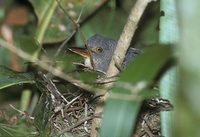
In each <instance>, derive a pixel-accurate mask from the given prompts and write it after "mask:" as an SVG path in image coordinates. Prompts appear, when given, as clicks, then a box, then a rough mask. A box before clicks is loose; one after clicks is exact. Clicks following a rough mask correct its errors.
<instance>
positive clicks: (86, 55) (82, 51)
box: [68, 47, 90, 58]
mask: <svg viewBox="0 0 200 137" xmlns="http://www.w3.org/2000/svg"><path fill="white" fill-rule="evenodd" d="M68 49H69V50H70V51H71V52H73V53H75V54H78V55H80V56H82V57H84V58H89V57H90V54H89V52H88V50H87V49H86V48H78V47H70V48H68Z"/></svg>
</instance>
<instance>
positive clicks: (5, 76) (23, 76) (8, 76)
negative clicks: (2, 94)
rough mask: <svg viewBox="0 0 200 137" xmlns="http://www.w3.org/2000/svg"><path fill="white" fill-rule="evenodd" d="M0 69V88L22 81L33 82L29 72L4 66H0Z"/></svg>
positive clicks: (21, 82)
mask: <svg viewBox="0 0 200 137" xmlns="http://www.w3.org/2000/svg"><path fill="white" fill-rule="evenodd" d="M0 70H1V71H0V89H3V88H6V87H9V86H13V85H18V84H23V83H30V84H33V83H34V82H35V81H34V76H33V74H31V73H17V72H14V71H12V70H11V69H8V68H6V67H4V66H0Z"/></svg>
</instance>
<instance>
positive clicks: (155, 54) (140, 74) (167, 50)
mask: <svg viewBox="0 0 200 137" xmlns="http://www.w3.org/2000/svg"><path fill="white" fill-rule="evenodd" d="M171 57H172V51H171V47H170V46H153V47H150V48H147V49H145V50H144V52H143V53H142V54H140V55H139V56H138V57H136V59H135V60H134V61H133V62H132V63H131V64H129V66H128V67H127V69H126V70H125V71H124V72H123V73H122V74H121V75H120V79H119V80H120V81H123V82H129V83H132V84H135V83H137V82H139V81H146V82H152V80H153V79H154V78H155V77H156V76H157V74H158V73H159V71H160V69H161V68H162V67H163V65H164V64H165V63H166V62H167V61H168V60H169V59H170V58H171Z"/></svg>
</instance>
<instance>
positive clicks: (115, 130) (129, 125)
mask: <svg viewBox="0 0 200 137" xmlns="http://www.w3.org/2000/svg"><path fill="white" fill-rule="evenodd" d="M139 108H140V104H139V103H137V102H135V101H133V100H132V101H128V100H121V99H109V100H108V101H107V102H106V106H105V113H104V118H103V123H102V128H101V130H100V136H101V137H130V136H131V134H132V132H133V125H134V124H135V123H136V117H137V113H136V112H135V111H137V112H138V111H139Z"/></svg>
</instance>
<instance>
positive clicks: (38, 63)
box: [0, 39, 105, 95]
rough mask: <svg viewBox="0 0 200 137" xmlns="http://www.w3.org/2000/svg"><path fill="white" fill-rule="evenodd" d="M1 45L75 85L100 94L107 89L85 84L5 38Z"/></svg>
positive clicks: (1, 40) (0, 40)
mask: <svg viewBox="0 0 200 137" xmlns="http://www.w3.org/2000/svg"><path fill="white" fill-rule="evenodd" d="M0 45H1V46H2V47H4V48H6V49H8V50H10V51H11V52H13V53H15V54H16V55H18V56H19V57H21V58H23V59H25V60H27V61H30V62H34V63H35V64H36V65H38V66H39V67H41V68H43V69H44V70H47V71H50V70H51V73H52V74H53V75H55V76H57V77H59V78H61V79H64V80H66V81H68V82H70V83H72V84H73V85H75V86H77V87H79V88H82V89H85V90H87V91H88V92H91V93H95V94H97V95H98V94H101V93H103V92H104V91H105V90H103V89H101V88H95V87H93V86H91V85H88V84H85V83H83V82H82V81H80V80H77V79H75V78H73V77H72V76H69V75H67V74H65V73H64V72H62V71H61V70H59V69H57V68H54V67H52V66H50V65H49V64H47V63H44V62H43V61H40V60H39V59H37V58H32V56H31V55H29V54H27V53H25V52H24V51H22V50H21V49H19V48H17V47H16V46H14V45H11V44H9V43H7V42H6V41H4V40H3V39H0Z"/></svg>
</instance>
